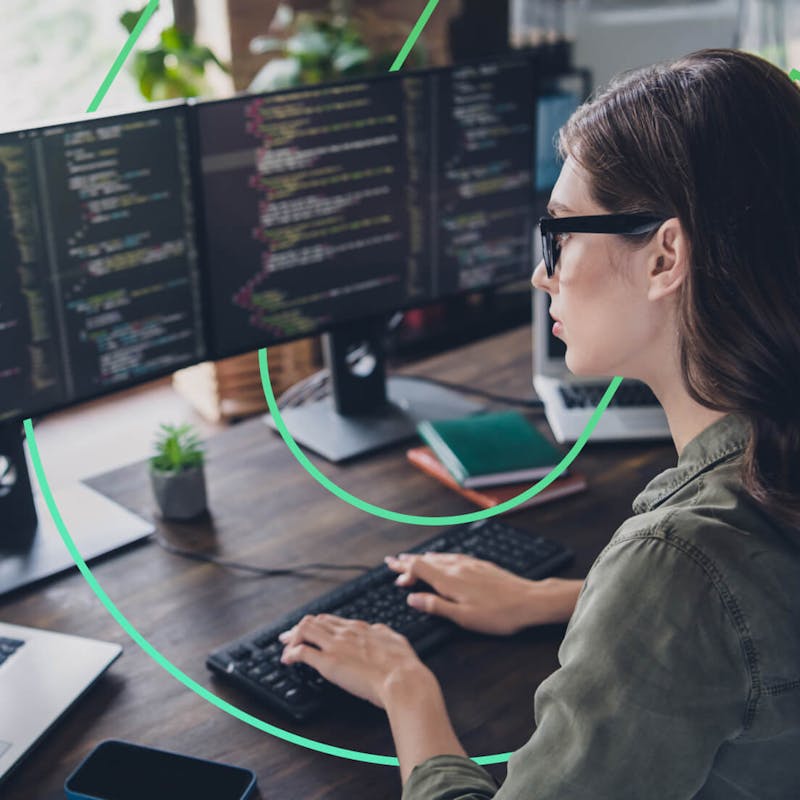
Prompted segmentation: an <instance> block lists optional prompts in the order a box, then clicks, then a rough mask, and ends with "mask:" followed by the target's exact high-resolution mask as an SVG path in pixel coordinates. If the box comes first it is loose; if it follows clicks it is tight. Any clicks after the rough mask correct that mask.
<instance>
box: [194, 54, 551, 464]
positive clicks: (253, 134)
mask: <svg viewBox="0 0 800 800" xmlns="http://www.w3.org/2000/svg"><path fill="white" fill-rule="evenodd" d="M534 97H535V84H534V74H533V69H532V67H531V64H530V62H529V61H528V60H526V59H517V60H515V59H510V60H492V61H485V62H480V63H475V64H469V65H461V66H456V67H452V68H447V69H440V70H430V71H423V72H415V73H411V74H395V75H387V76H381V77H378V78H371V79H369V80H360V81H350V82H345V83H340V84H337V85H333V86H322V87H320V86H314V87H309V88H302V89H294V90H288V91H284V92H279V93H271V94H268V95H259V96H247V97H237V98H233V99H229V100H223V101H217V102H205V103H197V104H196V105H195V112H196V113H195V117H194V121H195V123H196V128H195V129H194V136H195V141H196V150H197V154H198V166H199V174H198V176H197V177H198V181H199V183H200V185H201V187H202V188H201V191H200V192H199V194H200V196H201V197H202V206H203V207H202V210H201V214H200V218H201V224H200V226H199V233H200V241H201V247H200V252H201V257H202V259H203V260H204V264H203V270H204V273H205V274H206V275H207V276H208V285H207V289H208V295H207V299H208V313H209V322H210V331H211V334H210V336H211V342H212V343H213V345H212V350H213V355H214V356H215V357H222V356H227V355H232V354H234V353H237V352H243V351H246V350H248V349H253V348H254V347H260V346H264V345H272V344H277V343H280V342H283V341H288V340H290V339H294V338H297V337H298V336H307V335H310V334H315V333H319V332H326V337H325V352H326V358H327V361H328V365H329V367H330V369H331V373H332V378H333V388H334V396H333V398H332V399H329V400H326V401H321V402H320V403H318V404H310V405H308V406H305V407H302V408H299V409H287V410H286V412H285V413H284V415H283V418H284V422H285V423H286V425H287V427H288V428H289V430H290V432H291V433H292V435H293V437H294V438H295V439H297V440H298V441H300V442H301V443H302V444H304V445H306V446H307V447H309V448H311V449H313V450H315V451H317V452H319V453H321V454H322V455H324V456H326V457H327V458H329V459H331V460H334V461H339V460H343V459H346V458H350V457H352V456H354V455H357V454H361V453H363V452H366V451H369V450H372V449H376V448H378V447H382V446H385V445H386V444H388V443H390V442H393V441H397V440H399V439H402V438H406V437H408V436H410V435H413V433H414V431H415V425H416V420H417V419H419V418H430V417H437V416H442V415H446V414H448V413H449V414H451V415H452V414H454V413H455V414H459V413H466V411H467V410H472V409H473V408H474V405H473V404H466V403H465V402H464V401H463V400H461V399H457V398H455V397H451V396H449V395H447V396H445V397H443V396H442V395H443V393H442V391H441V390H435V389H433V388H431V387H424V389H421V388H420V387H419V386H415V385H413V384H411V383H410V382H408V381H400V380H398V381H391V382H390V383H389V386H388V389H387V384H386V380H385V372H384V366H383V354H382V351H381V347H380V332H381V320H382V318H383V315H386V314H388V313H389V312H391V311H397V310H399V309H403V308H408V307H412V306H419V305H423V304H425V303H430V302H434V301H436V300H440V299H442V298H445V297H448V296H451V295H455V294H458V293H461V292H468V291H475V290H480V289H485V288H489V287H494V286H499V285H501V284H503V283H507V282H509V281H513V280H518V279H519V278H520V277H522V276H525V275H527V274H529V272H530V268H531V237H532V222H533V187H534V177H533V176H534V163H533V147H532V139H533V130H534V118H535V101H534ZM364 353H369V356H368V357H367V358H366V359H365V358H364V357H363V355H364ZM354 361H355V362H357V366H355V367H354V366H353V362H354ZM365 364H367V365H368V366H367V367H366V368H365V366H364V365H365ZM411 393H413V396H411ZM387 398H388V401H389V402H387Z"/></svg>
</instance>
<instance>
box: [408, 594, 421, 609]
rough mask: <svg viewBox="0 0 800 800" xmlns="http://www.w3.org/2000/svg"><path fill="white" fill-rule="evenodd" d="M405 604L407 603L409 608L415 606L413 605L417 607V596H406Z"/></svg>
mask: <svg viewBox="0 0 800 800" xmlns="http://www.w3.org/2000/svg"><path fill="white" fill-rule="evenodd" d="M406 602H407V603H408V604H409V605H410V606H415V605H417V604H418V603H419V595H417V594H410V595H408V597H407V598H406Z"/></svg>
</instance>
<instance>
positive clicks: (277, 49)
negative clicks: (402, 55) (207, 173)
mask: <svg viewBox="0 0 800 800" xmlns="http://www.w3.org/2000/svg"><path fill="white" fill-rule="evenodd" d="M387 25H388V26H389V28H391V27H396V24H395V23H391V22H389V23H386V22H383V24H381V19H380V17H379V15H378V14H375V13H370V12H369V11H367V10H364V11H362V12H360V13H358V14H354V13H352V11H351V3H350V2H348V0H332V1H331V3H330V6H329V10H328V11H327V12H325V13H310V12H301V13H295V12H294V9H292V7H291V6H290V5H288V4H287V3H281V4H280V5H279V6H278V8H277V10H276V12H275V16H274V17H273V21H272V24H271V25H270V29H269V35H266V36H257V37H255V38H254V39H253V40H252V41H251V42H250V51H251V52H252V53H253V54H255V55H261V54H265V53H274V54H275V57H274V58H272V59H271V60H270V61H268V62H267V63H266V64H265V65H264V66H263V67H262V68H261V69H260V70H259V71H258V73H257V74H256V76H255V77H254V78H253V80H252V81H251V83H250V85H249V86H248V91H250V92H268V91H275V90H279V89H289V88H293V87H295V86H305V85H308V84H312V83H321V82H330V81H335V80H339V79H344V78H352V77H358V76H360V75H375V74H378V73H382V72H386V71H387V70H388V69H389V67H390V66H391V64H392V62H393V61H394V58H395V55H396V52H393V51H388V50H387V51H385V52H377V53H376V52H374V51H373V49H372V48H370V47H369V46H368V45H367V43H366V42H365V38H364V31H366V30H369V31H370V33H371V35H372V36H375V37H377V38H381V37H383V38H387V34H388V35H389V36H390V35H391V33H392V31H391V30H388V29H387V30H385V31H382V30H381V27H383V28H387ZM406 33H407V31H406ZM426 62H427V57H426V54H425V49H424V45H423V43H422V42H421V41H418V42H417V44H416V46H415V48H414V50H412V51H411V53H410V54H409V56H408V58H407V59H406V63H405V68H406V69H409V68H413V67H419V66H423V65H424V64H425V63H426Z"/></svg>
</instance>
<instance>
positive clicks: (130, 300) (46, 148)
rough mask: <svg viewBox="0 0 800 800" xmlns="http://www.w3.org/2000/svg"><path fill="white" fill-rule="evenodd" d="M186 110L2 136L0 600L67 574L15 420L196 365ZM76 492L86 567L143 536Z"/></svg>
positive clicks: (198, 329)
mask: <svg viewBox="0 0 800 800" xmlns="http://www.w3.org/2000/svg"><path fill="white" fill-rule="evenodd" d="M187 114H188V111H187V108H186V106H185V105H184V104H177V105H167V106H162V107H159V108H157V109H154V110H147V111H141V112H137V113H134V114H126V115H116V116H111V117H88V116H87V117H84V118H81V119H80V120H77V121H74V122H70V123H66V124H58V125H46V126H42V127H38V128H33V129H29V130H24V131H16V132H11V133H4V134H0V264H2V269H0V422H2V423H3V424H0V508H2V513H0V554H2V556H3V557H2V558H0V591H2V590H3V589H8V588H12V587H13V585H14V584H15V582H17V583H26V582H28V581H30V580H31V579H33V578H35V577H41V576H43V575H44V574H49V573H51V572H54V571H58V570H59V569H61V568H64V567H65V566H70V565H71V560H70V558H69V554H68V553H67V552H66V550H65V548H64V547H63V544H62V543H61V541H60V539H59V538H58V536H57V533H56V532H55V531H53V530H52V529H51V528H50V527H49V523H50V520H49V514H47V512H46V511H45V512H44V513H39V514H38V515H37V513H36V510H35V505H34V500H33V497H32V493H31V487H30V482H29V479H28V474H27V468H26V463H25V456H24V452H23V448H22V435H21V430H20V424H19V423H20V420H21V419H22V418H24V417H28V416H32V415H37V414H40V413H42V412H44V411H52V410H54V409H57V408H60V407H63V406H66V405H68V404H72V403H77V402H81V401H84V400H87V399H89V398H92V397H96V396H98V395H101V394H104V393H107V392H110V391H115V390H117V389H121V388H124V387H128V386H131V385H134V384H137V383H140V382H143V381H146V380H150V379H153V378H156V377H159V376H161V375H165V374H167V373H169V372H171V371H173V370H175V369H177V368H179V367H183V366H186V365H188V364H192V363H195V362H197V361H199V360H202V359H204V358H205V357H206V343H205V332H204V327H203V324H202V308H201V294H200V283H199V282H200V276H199V272H198V266H197V248H196V241H195V231H194V208H193V203H192V198H191V192H192V184H191V172H190V168H189V161H190V153H189V144H188V136H187V124H188V123H187ZM76 448H77V443H76ZM74 492H77V494H78V496H77V498H73V494H74ZM74 492H73V494H71V495H70V498H73V499H72V500H71V499H70V498H67V499H65V500H64V502H65V503H69V504H70V511H71V512H74V514H77V515H78V516H77V519H76V517H75V516H71V519H72V520H76V524H74V525H73V526H72V527H73V529H74V532H75V535H76V536H78V537H81V542H80V545H81V546H80V547H79V549H80V550H81V552H82V553H83V554H84V555H85V556H86V557H90V556H92V555H98V554H100V553H101V552H104V551H105V550H108V549H113V548H115V547H118V546H120V544H124V543H127V542H128V541H130V539H131V537H134V538H135V537H138V536H141V535H143V533H147V532H149V531H150V526H148V525H146V524H145V523H143V522H142V521H141V520H138V519H137V518H134V517H132V515H130V514H128V512H126V511H124V510H123V509H119V508H116V507H113V506H112V505H111V504H110V503H108V501H105V500H104V499H103V498H100V496H99V495H94V493H91V495H90V494H89V490H88V489H85V488H84V489H82V490H74ZM40 512H41V509H40ZM37 517H38V522H37ZM37 527H48V534H47V535H45V536H39V537H37V536H36V531H37Z"/></svg>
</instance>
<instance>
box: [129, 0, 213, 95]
mask: <svg viewBox="0 0 800 800" xmlns="http://www.w3.org/2000/svg"><path fill="white" fill-rule="evenodd" d="M184 6H186V3H175V24H174V25H170V26H169V27H167V28H164V30H163V31H161V35H160V38H159V43H158V44H157V45H156V46H155V47H153V48H151V49H149V50H137V51H136V52H135V53H134V54H133V56H132V57H131V70H132V72H133V74H134V75H135V77H136V80H137V81H138V82H139V91H140V92H141V94H142V96H143V97H144V98H145V99H146V100H173V99H177V98H180V97H198V96H199V95H209V94H211V91H210V88H209V86H208V84H207V82H206V67H207V66H208V65H209V64H216V65H217V66H218V67H219V68H220V69H221V70H223V72H228V68H227V67H226V66H225V65H224V64H223V63H222V62H221V61H220V60H219V59H218V58H217V57H216V56H215V55H214V53H213V52H212V51H211V49H210V48H208V47H206V46H205V45H200V44H198V43H197V42H196V41H195V38H194V16H193V15H189V16H190V19H188V20H187V19H186V14H185V13H184V14H183V15H181V14H179V13H178V12H179V9H180V8H183V7H184ZM191 7H192V8H193V4H192V6H191ZM143 11H144V8H142V9H140V10H139V11H126V12H125V13H124V14H122V15H121V16H120V18H119V20H120V22H121V23H122V25H123V26H124V27H125V29H126V30H127V31H128V33H130V32H131V31H132V30H133V29H134V27H135V26H136V23H137V22H138V21H139V17H140V16H141V14H142V13H143Z"/></svg>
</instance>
